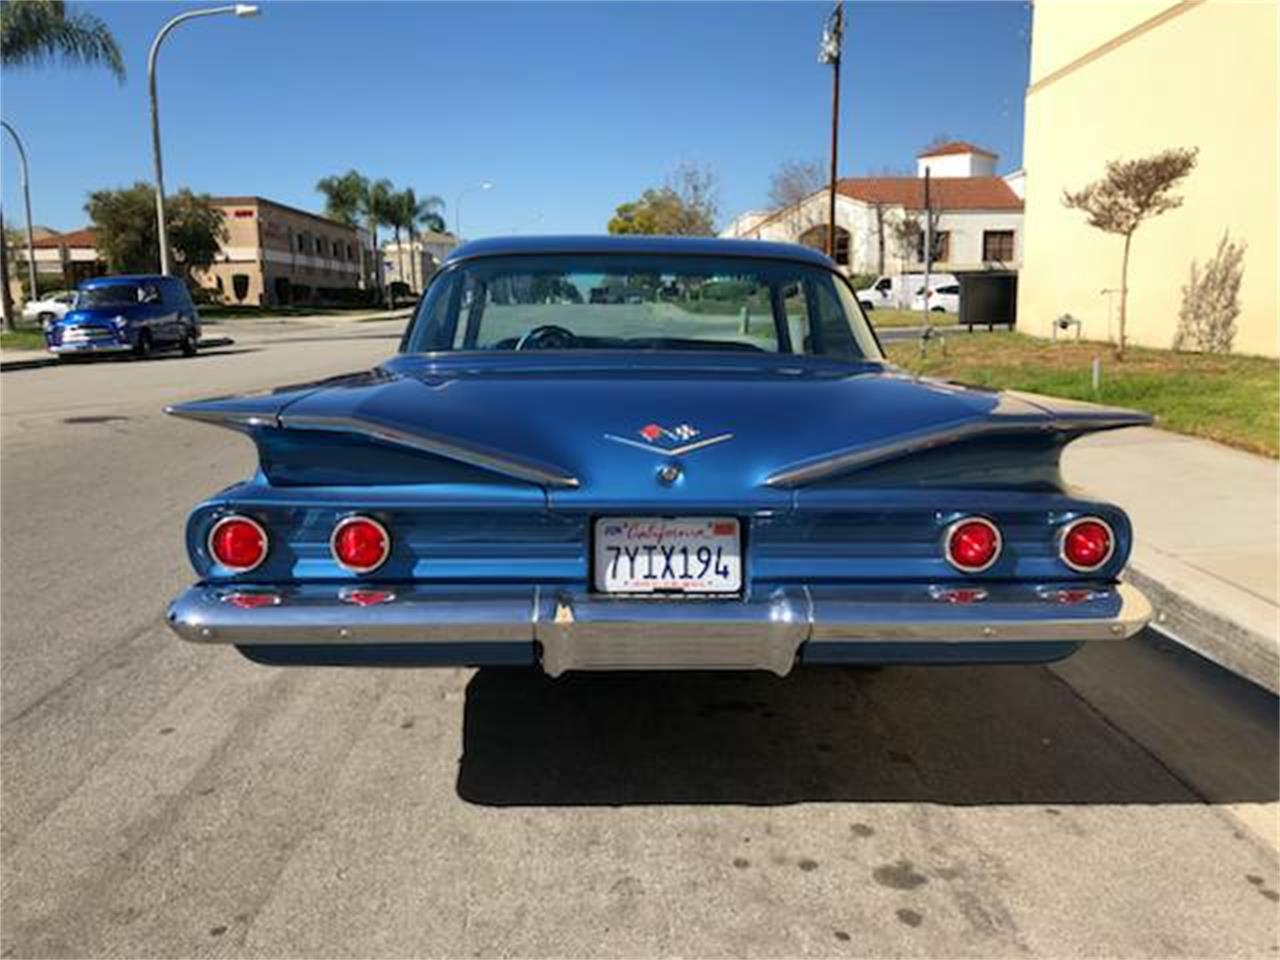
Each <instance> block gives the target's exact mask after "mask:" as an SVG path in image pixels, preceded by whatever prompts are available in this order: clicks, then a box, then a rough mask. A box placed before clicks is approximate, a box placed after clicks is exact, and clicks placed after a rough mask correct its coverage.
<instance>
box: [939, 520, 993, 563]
mask: <svg viewBox="0 0 1280 960" xmlns="http://www.w3.org/2000/svg"><path fill="white" fill-rule="evenodd" d="M945 543H946V553H947V562H948V563H950V564H951V565H952V566H953V567H955V568H956V569H957V570H963V571H964V572H965V573H981V572H982V571H983V570H986V569H987V568H989V567H990V566H991V565H992V564H993V563H995V562H996V560H998V559H999V558H1000V547H1001V545H1002V538H1001V536H1000V529H999V528H998V527H997V526H996V525H995V524H994V523H992V522H991V521H990V520H987V519H985V518H984V517H965V518H964V519H963V520H957V521H956V522H955V523H953V524H952V525H951V526H949V527H948V528H947V536H946V541H945Z"/></svg>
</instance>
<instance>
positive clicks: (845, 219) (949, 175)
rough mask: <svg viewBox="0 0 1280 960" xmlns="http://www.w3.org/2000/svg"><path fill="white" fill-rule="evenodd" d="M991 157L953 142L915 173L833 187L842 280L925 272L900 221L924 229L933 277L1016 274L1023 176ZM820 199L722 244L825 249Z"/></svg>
mask: <svg viewBox="0 0 1280 960" xmlns="http://www.w3.org/2000/svg"><path fill="white" fill-rule="evenodd" d="M997 160H998V157H997V156H996V155H995V154H994V153H992V152H991V151H990V150H986V149H984V148H982V147H977V146H974V145H973V144H969V143H964V142H961V141H953V142H950V143H944V144H940V145H938V146H935V147H932V148H928V149H925V150H922V151H921V152H920V154H919V155H918V156H917V158H916V163H917V175H916V176H914V177H911V176H898V177H845V178H842V179H841V180H839V181H837V183H836V262H837V263H839V264H840V265H841V266H842V267H844V268H845V269H846V270H847V271H848V272H849V273H851V274H853V273H874V274H889V273H907V272H917V271H919V270H921V269H923V266H924V239H923V236H909V235H908V234H909V233H910V231H902V230H900V229H899V226H898V225H900V224H901V223H902V222H903V221H904V220H908V221H911V222H913V223H915V224H917V225H918V226H919V227H921V228H922V227H923V226H924V223H925V217H926V198H925V172H926V170H927V171H928V174H929V176H928V180H929V195H928V203H927V210H928V214H927V216H928V218H929V219H930V220H931V221H932V233H933V236H934V256H933V263H932V269H933V270H934V271H935V272H937V273H956V274H960V273H968V272H976V271H982V272H1006V273H1007V272H1011V271H1016V270H1017V268H1018V265H1019V262H1020V259H1021V255H1022V173H1021V171H1015V172H1014V173H1011V174H1008V175H1006V176H997V175H996V173H995V168H996V162H997ZM827 208H828V191H827V189H826V188H823V189H820V190H817V191H815V192H814V193H812V194H810V195H809V196H808V197H806V198H805V199H804V200H802V201H800V202H799V203H797V204H793V205H792V206H790V207H785V208H783V209H781V210H774V211H772V212H768V213H762V212H760V211H748V212H747V213H744V214H741V215H740V216H738V217H737V218H735V219H734V220H733V221H731V222H730V224H729V225H728V226H726V228H725V229H724V230H722V231H721V233H720V235H721V236H727V237H744V238H749V239H758V240H774V241H782V242H786V243H802V244H805V245H808V246H813V247H818V248H824V247H825V245H826V219H827Z"/></svg>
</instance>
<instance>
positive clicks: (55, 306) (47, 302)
mask: <svg viewBox="0 0 1280 960" xmlns="http://www.w3.org/2000/svg"><path fill="white" fill-rule="evenodd" d="M75 299H76V293H75V291H74V290H57V291H55V292H53V293H49V294H45V295H44V296H43V297H41V298H40V299H38V300H28V301H27V304H26V306H24V307H23V308H22V319H23V320H25V321H27V323H38V324H40V326H41V327H47V326H48V325H49V324H50V323H52V322H53V321H54V320H61V319H62V318H63V317H64V316H66V313H67V311H68V310H70V309H71V305H72V304H73V303H74V302H75Z"/></svg>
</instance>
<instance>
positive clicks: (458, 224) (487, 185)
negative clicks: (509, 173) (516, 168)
mask: <svg viewBox="0 0 1280 960" xmlns="http://www.w3.org/2000/svg"><path fill="white" fill-rule="evenodd" d="M492 189H493V183H492V182H491V181H489V180H481V181H480V182H479V183H473V184H472V185H471V186H469V187H463V188H462V192H461V193H459V194H458V199H457V201H455V202H454V205H453V232H454V233H455V234H456V235H457V237H458V239H459V240H461V239H462V198H463V197H465V196H466V195H467V194H468V193H470V192H471V191H472V190H492Z"/></svg>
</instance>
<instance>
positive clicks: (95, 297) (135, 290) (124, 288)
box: [76, 283, 142, 307]
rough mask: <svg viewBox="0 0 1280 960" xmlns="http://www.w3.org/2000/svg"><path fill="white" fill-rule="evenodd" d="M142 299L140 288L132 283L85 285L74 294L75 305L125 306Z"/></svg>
mask: <svg viewBox="0 0 1280 960" xmlns="http://www.w3.org/2000/svg"><path fill="white" fill-rule="evenodd" d="M141 299H142V295H141V292H140V289H139V287H138V285H137V284H134V283H111V284H106V285H104V286H101V287H87V288H86V289H84V290H81V291H80V292H79V293H78V294H76V306H77V307H126V306H130V305H131V304H136V303H138V302H139V301H140V300H141Z"/></svg>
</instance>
